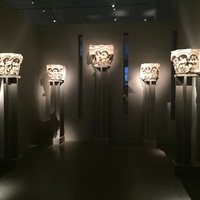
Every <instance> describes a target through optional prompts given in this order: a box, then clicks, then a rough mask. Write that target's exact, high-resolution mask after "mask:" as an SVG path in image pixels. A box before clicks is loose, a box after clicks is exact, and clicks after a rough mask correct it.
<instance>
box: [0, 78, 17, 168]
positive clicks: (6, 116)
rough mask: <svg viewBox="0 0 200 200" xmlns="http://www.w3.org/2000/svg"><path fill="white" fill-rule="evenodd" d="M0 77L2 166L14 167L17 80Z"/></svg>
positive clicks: (15, 153) (15, 157)
mask: <svg viewBox="0 0 200 200" xmlns="http://www.w3.org/2000/svg"><path fill="white" fill-rule="evenodd" d="M19 78H20V76H0V96H1V98H0V105H1V108H0V125H1V126H0V137H1V145H2V148H1V151H2V152H1V153H2V157H3V159H2V160H1V163H2V166H5V167H14V166H15V163H16V159H17V158H18V102H17V101H18V99H17V89H18V79H19Z"/></svg>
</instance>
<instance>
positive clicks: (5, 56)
mask: <svg viewBox="0 0 200 200" xmlns="http://www.w3.org/2000/svg"><path fill="white" fill-rule="evenodd" d="M22 61H23V56H22V55H21V54H16V53H0V76H18V75H19V71H20V65H21V63H22Z"/></svg>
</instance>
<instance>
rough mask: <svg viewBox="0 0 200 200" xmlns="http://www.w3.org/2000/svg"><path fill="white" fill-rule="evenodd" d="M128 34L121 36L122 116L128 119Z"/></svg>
mask: <svg viewBox="0 0 200 200" xmlns="http://www.w3.org/2000/svg"><path fill="white" fill-rule="evenodd" d="M128 64H129V63H128V33H124V34H123V116H124V118H125V119H128V73H129V68H128Z"/></svg>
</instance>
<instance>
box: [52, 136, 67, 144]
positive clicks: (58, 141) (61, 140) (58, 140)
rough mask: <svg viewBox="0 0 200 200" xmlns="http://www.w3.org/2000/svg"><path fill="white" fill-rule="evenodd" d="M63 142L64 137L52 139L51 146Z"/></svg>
mask: <svg viewBox="0 0 200 200" xmlns="http://www.w3.org/2000/svg"><path fill="white" fill-rule="evenodd" d="M64 141H65V137H64V136H62V137H59V138H54V139H53V145H55V144H62V143H63V142H64Z"/></svg>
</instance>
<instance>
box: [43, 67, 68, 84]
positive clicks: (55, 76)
mask: <svg viewBox="0 0 200 200" xmlns="http://www.w3.org/2000/svg"><path fill="white" fill-rule="evenodd" d="M46 69H47V73H48V76H49V80H52V81H56V80H57V81H64V79H65V70H66V69H65V66H63V65H57V64H56V65H54V64H51V65H47V66H46Z"/></svg>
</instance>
